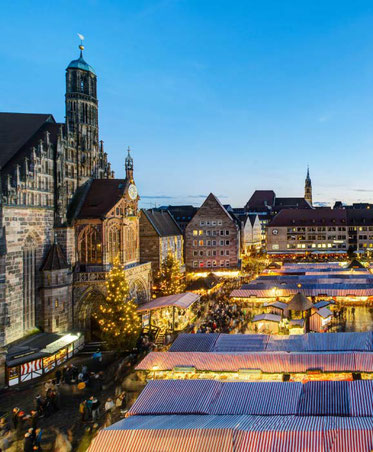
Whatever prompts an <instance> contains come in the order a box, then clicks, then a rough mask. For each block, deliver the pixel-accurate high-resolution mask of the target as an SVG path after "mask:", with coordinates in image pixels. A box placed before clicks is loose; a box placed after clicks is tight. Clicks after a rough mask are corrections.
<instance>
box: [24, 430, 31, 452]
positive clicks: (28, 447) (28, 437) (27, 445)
mask: <svg viewBox="0 0 373 452" xmlns="http://www.w3.org/2000/svg"><path fill="white" fill-rule="evenodd" d="M24 438H25V439H24V441H23V451H24V452H33V449H34V439H33V438H32V436H31V435H30V433H29V432H27V433H25V436H24Z"/></svg>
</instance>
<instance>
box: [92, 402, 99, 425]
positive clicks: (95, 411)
mask: <svg viewBox="0 0 373 452" xmlns="http://www.w3.org/2000/svg"><path fill="white" fill-rule="evenodd" d="M91 400H92V420H93V421H96V420H97V419H98V417H99V415H100V408H99V407H100V402H99V400H97V399H96V397H93V396H92V397H91Z"/></svg>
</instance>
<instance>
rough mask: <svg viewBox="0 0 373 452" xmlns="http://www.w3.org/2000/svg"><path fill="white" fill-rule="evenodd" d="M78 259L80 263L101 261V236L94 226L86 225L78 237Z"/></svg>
mask: <svg viewBox="0 0 373 452" xmlns="http://www.w3.org/2000/svg"><path fill="white" fill-rule="evenodd" d="M78 248H79V260H80V262H81V263H82V264H100V263H101V262H102V254H101V237H100V234H99V232H98V231H97V229H96V228H94V227H91V226H86V227H85V228H84V229H83V231H82V233H81V234H80V239H79V244H78Z"/></svg>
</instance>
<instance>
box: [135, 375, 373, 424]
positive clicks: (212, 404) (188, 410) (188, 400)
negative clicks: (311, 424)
mask: <svg viewBox="0 0 373 452" xmlns="http://www.w3.org/2000/svg"><path fill="white" fill-rule="evenodd" d="M372 391H373V382H372V381H370V380H361V381H311V382H308V383H305V384H302V383H300V382H292V383H290V382H288V383H283V382H218V381H213V380H153V381H150V382H149V383H148V384H147V385H146V387H145V389H144V390H143V391H142V393H141V394H140V395H139V397H138V399H137V400H136V402H135V403H134V405H133V406H132V407H131V408H130V410H129V411H128V415H129V416H137V415H163V414H214V415H241V414H246V415H255V416H289V415H297V416H349V417H360V416H369V417H373V405H372V400H373V397H372Z"/></svg>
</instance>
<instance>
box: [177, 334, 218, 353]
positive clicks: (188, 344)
mask: <svg viewBox="0 0 373 452" xmlns="http://www.w3.org/2000/svg"><path fill="white" fill-rule="evenodd" d="M218 337H219V334H218V333H211V334H179V336H178V337H177V338H176V340H175V341H174V343H173V344H172V345H171V347H170V349H169V352H211V351H212V350H213V349H214V345H215V342H216V340H217V338H218Z"/></svg>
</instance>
